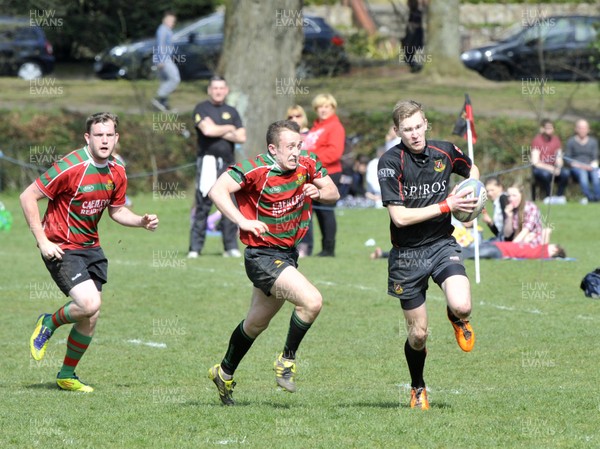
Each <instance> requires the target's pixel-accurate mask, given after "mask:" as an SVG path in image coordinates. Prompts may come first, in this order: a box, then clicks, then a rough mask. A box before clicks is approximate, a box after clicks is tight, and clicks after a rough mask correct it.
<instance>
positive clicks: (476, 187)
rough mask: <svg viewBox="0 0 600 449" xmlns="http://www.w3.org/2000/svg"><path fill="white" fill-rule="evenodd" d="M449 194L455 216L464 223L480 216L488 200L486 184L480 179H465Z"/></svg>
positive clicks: (450, 205) (449, 202)
mask: <svg viewBox="0 0 600 449" xmlns="http://www.w3.org/2000/svg"><path fill="white" fill-rule="evenodd" d="M453 193H454V195H452V196H449V197H448V199H447V201H448V206H449V207H450V210H451V212H452V215H453V216H454V218H456V219H457V220H458V221H461V222H463V223H467V222H469V221H473V220H474V219H475V218H477V217H478V216H479V214H480V213H481V211H482V210H483V208H484V207H485V203H486V201H487V192H486V190H485V186H484V185H483V183H482V182H481V181H479V180H478V179H473V178H469V179H465V180H464V181H463V182H461V183H460V184H459V185H458V186H456V188H455V189H454V190H453Z"/></svg>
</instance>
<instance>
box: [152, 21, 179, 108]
mask: <svg viewBox="0 0 600 449" xmlns="http://www.w3.org/2000/svg"><path fill="white" fill-rule="evenodd" d="M176 21H177V18H176V17H175V14H174V13H173V12H171V11H167V12H165V14H164V16H163V19H162V23H161V24H160V26H159V27H158V29H157V30H156V47H155V48H154V49H153V54H152V58H153V61H152V62H153V63H154V64H156V67H157V68H158V77H159V78H160V80H161V82H160V86H159V87H158V90H157V92H156V98H153V99H152V104H153V105H154V107H156V108H157V109H158V110H159V111H163V112H166V111H168V110H170V109H171V107H170V106H169V95H171V93H172V92H173V91H174V90H175V89H176V88H177V86H178V85H179V83H180V82H181V77H180V75H179V69H178V68H177V65H176V64H175V62H174V61H173V55H174V53H175V47H174V46H173V27H174V26H175V22H176Z"/></svg>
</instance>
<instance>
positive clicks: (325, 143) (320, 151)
mask: <svg viewBox="0 0 600 449" xmlns="http://www.w3.org/2000/svg"><path fill="white" fill-rule="evenodd" d="M312 107H313V109H314V110H315V112H316V113H317V116H318V117H317V119H316V120H315V123H314V124H313V127H312V128H311V130H310V131H309V132H308V134H307V135H306V137H305V139H304V148H305V150H306V151H308V152H309V153H310V152H312V153H315V154H316V155H317V156H318V157H319V160H320V161H321V162H322V163H323V166H324V167H325V169H326V170H327V173H328V174H329V176H330V177H331V179H332V180H333V182H334V183H335V184H336V186H339V183H340V178H341V176H342V155H343V154H344V147H345V143H346V131H345V130H344V127H343V126H342V123H341V122H340V119H339V118H338V116H337V114H336V111H337V101H336V100H335V98H334V97H333V95H331V94H319V95H317V96H316V97H315V98H314V99H313V101H312ZM314 207H315V213H316V215H317V220H318V221H319V227H320V228H321V235H322V250H321V252H320V253H319V254H317V255H318V256H320V257H334V256H335V236H336V233H337V223H336V220H335V203H333V204H328V205H325V204H321V203H320V202H318V201H315V204H314Z"/></svg>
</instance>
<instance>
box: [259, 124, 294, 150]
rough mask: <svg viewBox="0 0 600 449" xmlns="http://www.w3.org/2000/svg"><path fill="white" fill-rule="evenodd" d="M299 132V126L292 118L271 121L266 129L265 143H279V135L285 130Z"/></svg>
mask: <svg viewBox="0 0 600 449" xmlns="http://www.w3.org/2000/svg"><path fill="white" fill-rule="evenodd" d="M286 129H287V130H289V131H294V132H295V133H300V126H299V125H298V123H296V122H294V121H292V120H279V121H277V122H274V123H271V124H270V125H269V129H267V145H275V146H277V145H279V135H280V134H281V132H282V131H285V130H286Z"/></svg>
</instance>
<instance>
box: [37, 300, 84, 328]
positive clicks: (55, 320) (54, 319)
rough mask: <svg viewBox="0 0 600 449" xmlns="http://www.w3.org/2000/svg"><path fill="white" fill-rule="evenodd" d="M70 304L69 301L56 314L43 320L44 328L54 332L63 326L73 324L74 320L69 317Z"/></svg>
mask: <svg viewBox="0 0 600 449" xmlns="http://www.w3.org/2000/svg"><path fill="white" fill-rule="evenodd" d="M71 302H72V301H69V302H68V303H66V304H65V305H64V306H62V307H61V308H60V309H58V310H57V311H56V312H54V314H52V315H50V316H47V317H46V318H44V323H43V324H44V326H46V327H47V328H48V329H50V330H51V331H52V332H54V331H55V330H56V329H57V328H59V327H60V326H62V325H64V324H70V323H75V322H76V320H74V319H73V318H71V315H69V307H70V305H71Z"/></svg>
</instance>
